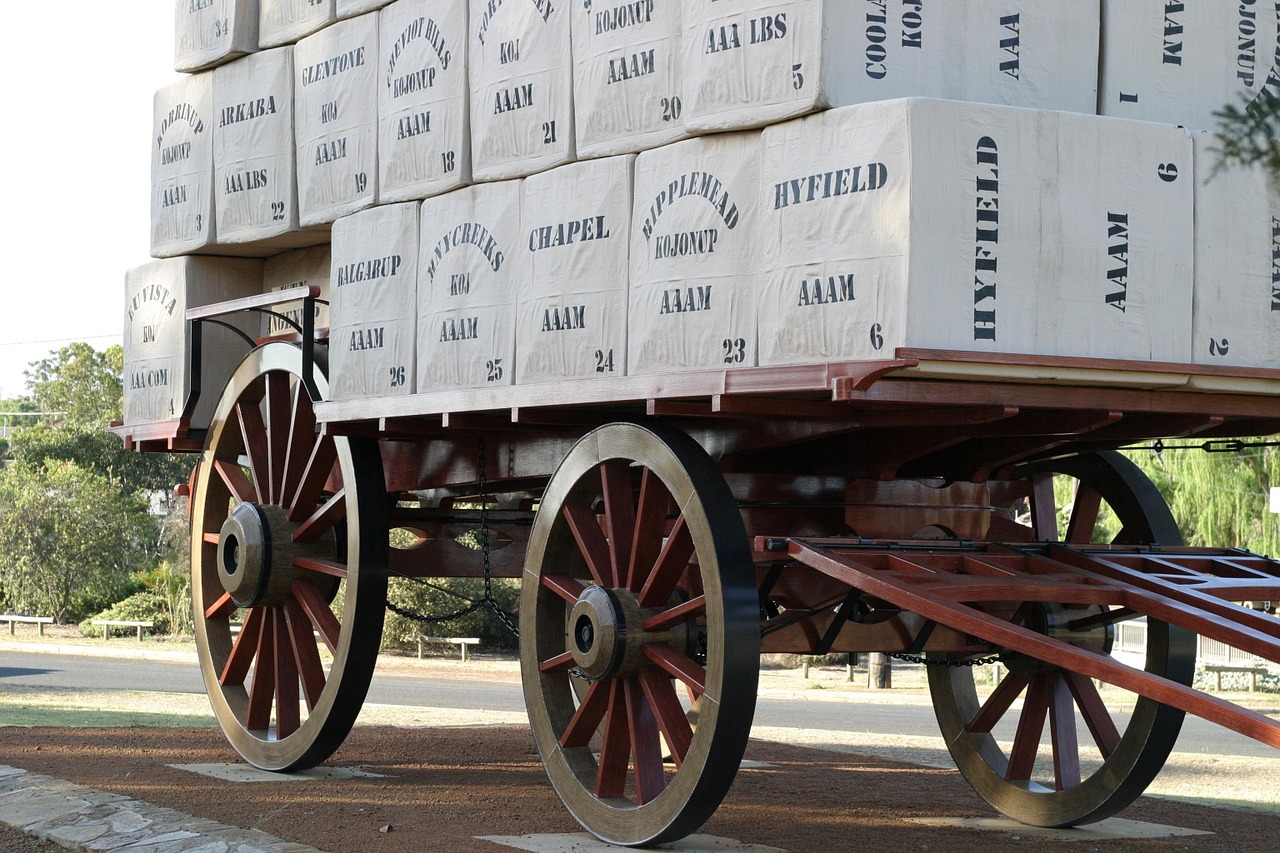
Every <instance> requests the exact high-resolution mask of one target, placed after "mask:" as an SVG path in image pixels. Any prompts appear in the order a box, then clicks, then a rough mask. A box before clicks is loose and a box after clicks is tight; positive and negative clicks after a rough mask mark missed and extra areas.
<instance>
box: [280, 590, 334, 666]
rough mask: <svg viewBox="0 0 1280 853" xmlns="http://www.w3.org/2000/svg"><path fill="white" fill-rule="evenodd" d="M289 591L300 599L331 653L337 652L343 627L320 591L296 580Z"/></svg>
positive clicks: (299, 601)
mask: <svg viewBox="0 0 1280 853" xmlns="http://www.w3.org/2000/svg"><path fill="white" fill-rule="evenodd" d="M289 589H290V590H291V591H292V592H293V595H294V597H295V598H296V599H298V603H299V604H301V605H302V609H303V610H305V611H306V613H307V616H309V617H310V618H311V623H312V624H313V625H315V627H316V630H317V631H319V632H320V639H321V640H324V644H325V645H326V646H328V647H329V651H331V652H336V651H337V650H338V638H339V637H340V636H341V635H342V625H341V623H339V622H338V617H337V616H334V615H333V611H332V610H330V609H329V605H328V604H327V603H325V600H324V598H323V597H322V596H321V595H320V590H318V589H316V588H315V587H314V586H312V585H311V584H309V583H307V582H306V581H304V580H295V581H294V582H293V583H292V584H290V585H289Z"/></svg>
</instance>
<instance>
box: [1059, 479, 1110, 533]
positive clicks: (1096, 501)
mask: <svg viewBox="0 0 1280 853" xmlns="http://www.w3.org/2000/svg"><path fill="white" fill-rule="evenodd" d="M1101 507H1102V495H1100V494H1098V492H1097V490H1096V489H1094V488H1093V487H1092V486H1090V485H1089V484H1087V483H1085V482H1079V483H1077V484H1076V496H1075V500H1073V501H1072V502H1071V520H1070V521H1068V522H1067V537H1066V541H1067V542H1074V543H1076V544H1077V545H1087V544H1089V543H1090V542H1092V541H1093V527H1094V525H1095V524H1097V523H1098V510H1099V509H1100V508H1101Z"/></svg>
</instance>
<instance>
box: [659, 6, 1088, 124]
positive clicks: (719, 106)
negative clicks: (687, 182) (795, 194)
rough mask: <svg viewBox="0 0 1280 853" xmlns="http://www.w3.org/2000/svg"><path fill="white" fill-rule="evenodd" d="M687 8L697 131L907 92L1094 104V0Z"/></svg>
mask: <svg viewBox="0 0 1280 853" xmlns="http://www.w3.org/2000/svg"><path fill="white" fill-rule="evenodd" d="M684 16H685V17H684V79H685V99H684V121H685V125H686V126H687V127H688V128H690V129H691V130H695V131H718V130H726V129H733V128H746V127H759V126H762V125H767V124H772V123H774V122H777V121H780V120H783V119H787V118H791V117H793V116H799V115H803V114H805V113H808V112H812V111H814V110H821V109H825V108H828V107H837V106H843V105H848V104H854V103H862V102H867V101H876V100H883V99H889V98H898V97H906V96H927V97H937V98H952V99H957V100H965V101H980V102H987V103H997V104H1009V105H1013V106H1026V107H1039V108H1046V109H1058V110H1074V111H1080V112H1086V113H1093V112H1094V111H1095V97H1096V84H1097V62H1098V22H1099V6H1098V0H1077V2H1072V3H1063V2H1060V0H965V2H962V3H959V2H957V3H929V4H926V3H923V2H912V1H911V0H908V2H903V3H884V2H856V3H855V2H852V0H791V2H769V3H762V2H759V0H689V2H686V3H685V11H684Z"/></svg>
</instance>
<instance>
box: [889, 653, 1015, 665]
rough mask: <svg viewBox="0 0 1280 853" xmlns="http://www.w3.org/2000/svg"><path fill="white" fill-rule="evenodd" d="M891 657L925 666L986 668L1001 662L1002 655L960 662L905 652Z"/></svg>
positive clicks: (892, 654) (966, 659)
mask: <svg viewBox="0 0 1280 853" xmlns="http://www.w3.org/2000/svg"><path fill="white" fill-rule="evenodd" d="M889 657H891V658H893V659H894V660H900V661H905V662H907V663H922V664H924V665H925V666H956V667H960V666H986V665H987V664H992V663H999V662H1000V655H989V656H987V657H984V658H963V659H960V660H952V659H949V658H927V657H924V656H923V655H909V654H906V653H905V652H890V653H889Z"/></svg>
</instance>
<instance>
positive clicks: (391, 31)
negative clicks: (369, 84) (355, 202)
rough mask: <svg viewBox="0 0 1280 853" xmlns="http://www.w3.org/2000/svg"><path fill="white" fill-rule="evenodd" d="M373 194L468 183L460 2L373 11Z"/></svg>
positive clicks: (385, 196) (383, 197) (409, 194)
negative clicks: (376, 30) (376, 47)
mask: <svg viewBox="0 0 1280 853" xmlns="http://www.w3.org/2000/svg"><path fill="white" fill-rule="evenodd" d="M379 27H380V30H381V37H380V39H379V44H380V59H379V63H378V67H379V79H378V99H379V102H378V114H379V120H378V125H379V130H378V140H379V142H378V169H379V177H378V199H379V201H380V202H382V203H386V202H389V201H405V200H408V199H412V198H425V197H427V196H430V195H437V194H439V193H442V192H446V191H448V190H452V189H457V188H458V187H461V186H465V185H466V184H468V183H470V181H471V136H470V129H469V124H468V113H469V107H470V94H469V89H468V86H467V42H466V39H467V4H466V0H399V2H396V3H394V4H392V5H391V6H389V7H387V8H386V9H385V10H383V11H382V12H381V13H380V14H379Z"/></svg>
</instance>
